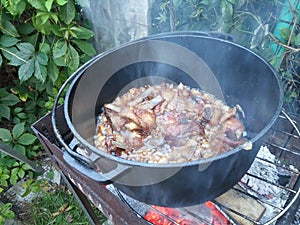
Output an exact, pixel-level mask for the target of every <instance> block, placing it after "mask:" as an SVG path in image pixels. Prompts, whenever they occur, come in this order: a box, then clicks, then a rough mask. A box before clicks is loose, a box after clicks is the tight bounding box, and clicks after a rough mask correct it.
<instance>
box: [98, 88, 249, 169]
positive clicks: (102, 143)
mask: <svg viewBox="0 0 300 225" xmlns="http://www.w3.org/2000/svg"><path fill="white" fill-rule="evenodd" d="M238 109H240V107H236V106H235V107H229V106H227V105H225V104H224V102H222V101H221V100H218V99H216V98H215V97H214V96H213V95H211V94H209V93H207V92H203V91H200V90H198V89H195V88H189V87H187V86H185V85H183V84H179V85H178V86H175V85H174V84H168V83H162V84H161V85H154V86H150V85H148V86H144V87H140V88H132V89H130V90H129V91H128V92H126V93H125V94H124V95H122V96H120V97H117V98H116V99H115V100H114V101H113V102H112V103H108V104H105V105H104V107H103V111H102V113H101V114H100V115H99V118H98V122H97V131H96V135H95V145H96V146H97V147H98V148H99V149H101V150H104V151H107V152H109V153H111V154H113V155H117V156H120V157H122V158H125V159H129V160H135V161H141V162H148V163H175V162H187V161H192V160H198V159H201V158H209V157H213V156H216V155H218V154H221V153H224V152H226V151H229V150H230V149H233V148H235V147H237V146H239V145H241V144H243V143H245V142H246V141H247V138H245V137H244V136H245V128H244V126H243V124H242V122H241V120H239V118H238V113H237V111H238Z"/></svg>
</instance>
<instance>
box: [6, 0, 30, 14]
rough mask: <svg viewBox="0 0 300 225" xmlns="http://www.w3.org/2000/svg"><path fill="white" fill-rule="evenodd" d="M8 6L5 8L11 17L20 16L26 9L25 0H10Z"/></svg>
mask: <svg viewBox="0 0 300 225" xmlns="http://www.w3.org/2000/svg"><path fill="white" fill-rule="evenodd" d="M9 3H10V4H9V6H7V7H6V8H7V10H8V11H9V12H10V14H11V15H13V16H16V15H21V14H22V13H23V12H24V10H25V8H26V0H10V1H9Z"/></svg>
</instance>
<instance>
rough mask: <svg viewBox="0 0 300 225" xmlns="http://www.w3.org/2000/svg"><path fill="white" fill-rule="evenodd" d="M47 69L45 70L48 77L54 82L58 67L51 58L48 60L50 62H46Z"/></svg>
mask: <svg viewBox="0 0 300 225" xmlns="http://www.w3.org/2000/svg"><path fill="white" fill-rule="evenodd" d="M47 71H48V72H47V73H48V77H49V78H50V79H51V81H52V82H53V83H55V81H56V80H57V78H58V74H59V69H58V67H57V66H56V65H55V63H54V62H53V61H52V60H50V62H49V63H48V66H47Z"/></svg>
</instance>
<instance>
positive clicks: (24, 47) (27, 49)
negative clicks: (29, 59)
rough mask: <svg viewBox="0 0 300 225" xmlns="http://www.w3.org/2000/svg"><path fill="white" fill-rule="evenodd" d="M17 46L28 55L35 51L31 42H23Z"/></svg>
mask: <svg viewBox="0 0 300 225" xmlns="http://www.w3.org/2000/svg"><path fill="white" fill-rule="evenodd" d="M17 47H18V48H19V50H20V51H21V52H23V53H24V54H26V55H29V56H31V55H33V53H34V46H33V45H32V44H30V43H27V42H22V43H19V44H17Z"/></svg>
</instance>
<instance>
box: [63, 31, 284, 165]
mask: <svg viewBox="0 0 300 225" xmlns="http://www.w3.org/2000/svg"><path fill="white" fill-rule="evenodd" d="M200 33H201V32H200ZM175 34H176V35H178V36H179V37H182V38H184V37H185V36H186V35H188V36H192V37H193V36H194V37H199V35H198V34H197V32H176V33H175ZM164 35H165V36H164ZM157 36H164V37H166V38H167V37H168V36H170V37H174V33H169V32H168V33H166V34H159V35H157ZM157 36H156V35H154V36H150V37H147V38H142V39H139V40H136V41H132V42H129V43H125V44H122V45H120V46H117V47H114V48H112V49H110V50H108V51H106V52H104V53H101V54H99V55H97V56H95V57H93V58H92V59H91V60H89V61H88V62H87V63H86V64H84V65H83V66H81V67H80V68H79V69H78V70H77V71H75V74H76V77H75V78H74V80H73V81H72V83H71V85H70V87H69V91H68V93H67V96H66V100H67V101H65V104H64V111H65V113H64V115H65V119H66V121H67V124H68V126H69V128H70V130H71V132H72V133H73V134H74V136H75V138H76V139H78V141H79V142H80V143H81V144H82V145H83V146H85V147H87V148H88V149H90V150H92V151H93V152H94V153H96V154H99V155H101V156H103V157H105V158H107V159H109V160H112V161H116V162H118V163H122V164H126V165H129V166H143V167H149V168H151V167H155V168H170V167H186V166H195V165H202V164H207V163H212V162H213V161H215V160H220V159H223V158H226V157H229V156H231V155H234V154H236V153H238V152H239V151H251V150H244V149H243V148H242V147H241V146H238V147H236V148H234V149H231V150H230V151H227V152H225V153H221V154H219V155H217V156H214V157H211V158H205V159H198V160H193V161H189V162H182V163H159V164H157V163H145V162H138V161H133V160H127V159H124V158H121V157H118V156H114V155H111V154H109V153H107V152H105V151H101V150H99V149H98V148H97V147H95V146H93V145H92V144H90V143H89V142H88V141H87V140H86V139H85V138H83V137H82V136H81V135H80V134H79V133H78V132H77V131H76V129H75V127H74V126H73V124H72V120H71V118H70V116H69V113H66V112H68V110H69V109H68V101H69V99H70V95H71V90H72V88H74V86H76V83H77V82H79V80H80V78H81V76H82V75H84V72H85V71H86V70H87V69H88V68H89V67H90V66H92V65H93V64H94V63H95V62H97V61H98V60H99V59H101V58H102V57H105V56H106V55H108V54H110V53H112V52H114V51H117V50H118V49H120V48H123V47H126V46H127V45H130V44H134V43H137V42H144V41H147V40H151V39H152V38H155V37H157ZM201 38H205V39H214V40H215V41H219V42H224V43H227V44H230V45H233V46H235V47H238V48H241V49H244V50H246V51H248V52H250V53H251V54H252V55H253V56H255V57H257V58H259V60H261V61H263V62H264V63H265V64H266V65H267V66H268V67H269V69H270V70H271V71H272V73H273V74H274V77H275V78H276V83H277V85H278V90H279V100H278V105H277V107H276V111H275V112H274V115H273V116H272V118H271V120H270V121H269V122H268V124H267V125H266V126H265V127H264V128H263V129H262V130H260V132H258V133H257V134H256V135H255V136H254V137H253V138H251V139H250V140H249V141H250V142H251V143H255V142H257V141H258V140H259V139H261V138H262V137H263V136H264V135H265V134H266V133H267V132H268V131H269V130H270V128H271V127H272V126H273V124H274V123H275V121H276V120H277V118H278V116H279V114H280V112H281V110H282V105H283V90H282V87H281V85H280V82H279V79H278V77H277V76H276V74H277V72H276V71H275V69H274V68H273V67H272V66H271V65H270V64H269V63H268V62H267V61H266V60H265V59H264V58H262V57H261V56H260V55H258V54H257V53H255V52H253V51H251V50H249V49H248V48H246V47H244V46H241V45H239V44H237V43H234V42H231V41H228V40H224V39H220V38H216V37H210V36H209V37H206V36H201Z"/></svg>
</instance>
